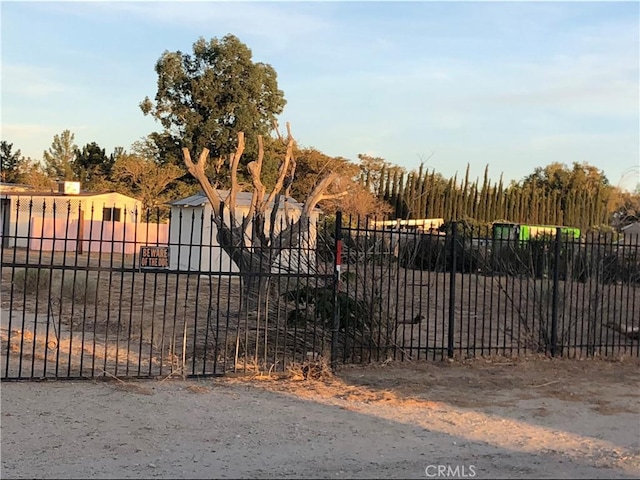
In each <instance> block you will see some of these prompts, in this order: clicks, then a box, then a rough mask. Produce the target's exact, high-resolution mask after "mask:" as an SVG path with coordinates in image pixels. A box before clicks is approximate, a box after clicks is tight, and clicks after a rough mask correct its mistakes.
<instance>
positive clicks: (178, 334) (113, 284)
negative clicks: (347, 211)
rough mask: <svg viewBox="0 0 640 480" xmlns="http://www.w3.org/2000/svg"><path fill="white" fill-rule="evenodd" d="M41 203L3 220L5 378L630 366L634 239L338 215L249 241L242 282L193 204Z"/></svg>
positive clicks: (637, 246)
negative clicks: (319, 368)
mask: <svg viewBox="0 0 640 480" xmlns="http://www.w3.org/2000/svg"><path fill="white" fill-rule="evenodd" d="M38 202H39V201H38V200H35V199H29V198H26V199H17V201H15V202H14V204H6V205H5V206H6V208H4V209H3V218H2V252H1V259H0V260H1V265H2V286H1V318H2V320H1V325H0V327H1V328H0V339H1V340H2V350H1V358H2V365H1V368H2V374H1V378H2V379H3V380H7V379H40V378H93V377H99V376H115V377H164V376H169V375H181V376H208V375H223V374H225V373H227V372H230V371H236V372H237V371H243V372H248V371H256V370H272V371H274V370H275V371H283V370H286V369H287V368H288V367H290V366H291V365H293V364H297V365H304V364H309V363H312V362H327V363H329V362H331V364H332V365H333V366H334V367H335V366H336V365H337V364H338V363H354V362H370V361H381V360H386V359H395V360H408V359H411V360H423V359H424V360H427V359H433V360H437V359H442V358H445V357H447V356H448V357H476V356H488V355H509V356H515V355H526V354H529V353H543V354H548V355H556V356H569V357H583V356H595V355H602V356H616V355H635V356H637V355H639V353H640V351H639V346H638V334H639V333H640V242H639V241H638V237H637V236H635V237H633V238H629V237H624V238H622V239H618V238H614V237H612V236H599V237H594V238H584V237H583V238H581V239H575V238H567V237H565V236H563V235H562V233H561V231H560V230H558V231H557V232H556V234H555V235H554V236H553V238H532V239H527V240H519V239H512V238H496V236H495V235H493V234H492V232H490V231H480V230H474V229H472V228H470V227H468V226H467V225H466V224H464V223H461V224H456V223H450V224H444V225H440V224H438V225H437V227H436V226H434V228H432V229H429V228H425V226H423V225H420V226H419V227H416V228H414V229H413V230H409V229H407V228H397V227H398V226H399V224H398V225H396V227H395V228H394V226H392V225H391V226H387V225H386V224H384V223H382V222H372V221H369V219H352V218H349V219H343V218H342V215H341V214H340V213H338V214H337V215H336V217H335V218H326V219H324V220H322V221H320V220H316V219H314V221H313V222H311V223H310V225H309V228H308V229H305V230H302V231H301V232H300V233H299V234H297V235H298V236H297V237H296V238H291V239H290V240H291V241H290V242H289V243H290V244H291V245H292V246H291V247H290V248H288V249H287V250H285V251H280V250H278V249H276V248H275V247H274V246H269V245H263V246H262V247H260V248H261V249H262V250H261V251H257V250H256V248H255V247H253V246H252V245H251V244H250V242H249V241H247V242H246V244H245V245H243V246H241V247H239V248H240V250H243V251H245V252H252V253H251V254H252V255H253V254H254V253H255V255H256V258H260V259H266V260H264V262H265V265H262V264H261V265H259V266H258V267H257V268H251V269H247V268H238V264H237V263H236V262H234V261H233V260H232V258H236V257H234V255H235V253H234V251H233V250H230V249H229V248H222V247H221V246H220V245H219V243H218V238H217V229H216V226H215V222H214V221H213V218H212V217H211V215H210V213H209V212H208V211H207V210H206V207H205V206H201V207H197V208H196V207H194V208H186V207H181V208H174V209H172V211H171V212H170V213H169V214H166V213H162V214H161V212H160V211H156V212H144V215H142V214H141V215H139V214H138V213H139V212H137V211H136V212H133V214H132V215H130V216H129V217H127V214H126V210H125V213H124V214H121V215H120V214H119V215H115V214H114V212H116V211H117V209H116V207H115V206H109V207H108V208H106V207H104V206H100V207H99V208H97V207H96V208H93V207H89V206H86V205H85V206H77V205H71V204H68V205H67V207H66V208H62V209H61V208H58V207H56V204H53V205H52V206H51V207H50V208H49V206H48V205H47V204H46V202H45V201H40V202H41V204H38ZM283 221H284V220H280V225H279V227H278V228H280V230H284V227H285V225H284V224H283V223H282V222H283ZM413 226H414V227H415V225H413ZM389 227H391V228H389ZM409 227H411V225H409ZM250 263H251V264H254V263H255V262H250ZM254 266H255V265H254Z"/></svg>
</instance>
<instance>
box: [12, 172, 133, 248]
mask: <svg viewBox="0 0 640 480" xmlns="http://www.w3.org/2000/svg"><path fill="white" fill-rule="evenodd" d="M141 209H142V203H141V202H140V201H139V200H136V199H135V198H131V197H128V196H126V195H122V194H121V193H117V192H109V193H91V192H81V191H80V183H79V182H60V184H59V188H58V191H57V192H37V191H34V190H32V189H30V188H29V187H26V186H24V185H22V186H19V185H11V184H2V185H0V236H1V237H2V246H3V247H14V246H16V247H27V246H29V242H30V239H33V238H35V237H37V236H38V233H37V232H38V231H44V230H43V227H42V226H43V225H45V224H49V223H51V221H52V220H53V221H54V223H55V222H58V223H62V224H66V225H67V227H66V228H67V229H68V225H69V224H70V223H71V222H75V224H76V225H78V227H76V228H82V227H81V223H79V220H83V221H98V222H126V223H138V222H139V218H138V217H139V215H140V214H141ZM35 224H37V225H38V227H39V229H38V228H35V227H34V225H35ZM76 234H77V233H76Z"/></svg>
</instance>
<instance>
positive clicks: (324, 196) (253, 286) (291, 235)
mask: <svg viewBox="0 0 640 480" xmlns="http://www.w3.org/2000/svg"><path fill="white" fill-rule="evenodd" d="M287 134H288V135H287V138H286V140H283V141H285V142H286V145H287V149H286V154H285V157H284V159H283V160H282V162H281V164H280V168H279V172H278V178H277V180H276V183H275V185H274V187H273V189H272V190H271V191H270V192H268V193H267V191H266V187H265V185H264V184H263V183H262V181H261V172H262V162H263V158H264V146H263V139H262V136H258V157H257V160H255V161H253V162H251V163H249V164H248V166H247V169H248V171H249V174H250V177H251V181H252V185H253V195H252V200H251V204H250V207H249V212H248V214H247V215H245V216H243V217H242V218H236V201H237V195H238V192H239V191H240V187H239V184H238V175H237V174H238V166H239V164H240V159H241V157H242V154H243V152H244V147H245V141H244V132H239V133H238V145H237V148H236V151H235V153H232V154H231V155H230V156H229V167H230V168H229V171H230V180H231V188H230V190H229V193H228V195H227V196H226V197H225V198H223V196H222V195H221V193H220V191H218V190H216V189H214V188H213V186H212V185H211V182H210V180H209V178H208V177H207V175H206V173H205V170H206V166H207V160H208V157H209V150H208V149H207V148H204V149H203V150H202V152H200V155H199V157H198V161H197V162H195V163H194V162H193V161H192V159H191V154H190V152H189V149H187V148H183V150H182V153H183V156H184V162H185V164H186V166H187V168H188V170H189V173H191V175H193V176H194V177H195V178H196V179H197V180H198V182H199V183H200V185H201V186H202V189H203V191H204V194H205V195H206V197H207V199H208V200H209V202H210V203H211V207H212V211H213V214H212V221H213V222H214V224H215V226H216V227H217V231H218V232H217V240H218V243H219V245H220V246H221V247H222V249H223V250H224V251H225V252H226V253H227V254H228V255H229V257H230V258H231V259H232V260H233V261H234V262H235V263H236V265H237V266H238V268H239V270H240V272H241V274H250V275H241V278H242V282H243V287H244V290H245V294H246V295H245V300H246V303H245V307H247V308H249V309H251V310H253V309H258V306H259V300H260V299H264V298H266V297H267V295H268V289H269V278H270V275H271V269H272V266H273V262H274V261H275V259H276V258H277V257H278V255H279V253H281V252H283V251H284V250H287V249H292V248H294V247H296V246H298V245H299V242H301V241H302V239H303V238H305V235H307V234H308V232H309V229H310V227H311V225H310V220H311V217H312V213H313V211H314V209H315V208H316V207H317V205H318V203H319V202H321V201H323V200H330V199H335V198H339V197H342V196H343V195H346V193H347V192H345V191H338V192H331V190H332V186H333V185H334V184H335V183H336V181H337V180H338V179H339V175H338V174H337V173H334V172H329V173H328V174H327V175H325V176H324V177H323V178H322V179H321V180H320V181H319V182H318V183H317V184H316V185H315V187H314V188H313V189H312V190H311V192H309V194H308V195H307V197H306V199H305V201H304V203H303V207H302V211H301V212H300V214H299V216H298V217H297V218H294V216H292V215H290V212H289V209H288V206H287V205H288V204H287V198H288V197H289V193H290V189H291V184H292V183H293V180H294V177H295V171H296V161H295V159H294V155H293V151H294V144H295V140H294V138H293V136H292V135H291V130H290V126H289V124H288V123H287ZM278 136H279V138H281V137H280V134H278ZM283 197H284V198H283ZM281 205H282V210H283V212H284V219H282V218H281V219H280V220H279V219H278V212H279V211H280V206H281ZM225 211H227V214H225ZM227 219H228V222H227V221H226V220H227ZM256 274H257V275H256ZM256 313H257V314H258V315H260V312H259V311H257V312H256Z"/></svg>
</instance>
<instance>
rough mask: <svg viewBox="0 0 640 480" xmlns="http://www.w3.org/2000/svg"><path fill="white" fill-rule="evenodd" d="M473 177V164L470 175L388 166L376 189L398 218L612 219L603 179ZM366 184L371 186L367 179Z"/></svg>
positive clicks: (584, 225)
mask: <svg viewBox="0 0 640 480" xmlns="http://www.w3.org/2000/svg"><path fill="white" fill-rule="evenodd" d="M488 171H489V167H488V166H487V167H486V168H485V171H484V177H483V180H482V182H481V183H480V181H479V179H477V180H475V181H473V182H471V181H470V180H469V165H467V169H466V173H465V176H464V179H463V180H462V181H461V182H459V181H458V178H457V175H456V176H454V177H452V178H450V179H448V180H447V179H445V178H444V177H443V176H442V175H440V174H439V173H436V172H435V170H432V171H431V172H428V171H425V169H424V167H423V166H422V165H421V166H420V168H419V169H418V170H417V171H412V172H410V173H408V174H407V173H405V172H404V171H402V170H401V169H398V168H390V169H385V168H383V169H382V171H381V172H380V180H379V181H378V182H376V185H375V186H373V188H372V189H373V190H374V193H375V194H376V195H377V196H378V197H379V198H381V199H383V200H385V201H386V202H388V203H389V204H390V205H391V206H392V207H393V208H394V212H393V213H392V217H393V218H405V219H413V218H444V219H445V221H460V220H472V221H474V222H476V223H480V224H488V223H490V222H494V221H508V222H515V223H529V224H539V225H566V226H572V227H578V228H581V229H588V228H589V227H593V226H600V225H603V224H607V223H608V217H609V211H608V195H609V189H610V187H609V186H607V185H604V184H603V185H600V186H598V187H597V190H596V191H595V192H590V191H588V190H587V189H579V188H574V189H570V190H568V191H561V190H557V189H548V188H545V187H544V186H543V185H540V184H538V183H536V182H535V181H533V182H528V183H522V184H517V183H512V184H511V185H509V186H505V185H504V183H503V179H502V176H500V179H499V180H498V182H496V183H492V182H491V181H490V179H489V175H488ZM364 182H365V185H364V186H365V187H371V185H367V184H366V179H365V180H364Z"/></svg>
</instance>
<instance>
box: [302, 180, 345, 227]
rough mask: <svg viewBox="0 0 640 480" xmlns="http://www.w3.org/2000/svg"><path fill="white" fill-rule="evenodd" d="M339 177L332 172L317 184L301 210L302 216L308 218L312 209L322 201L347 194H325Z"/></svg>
mask: <svg viewBox="0 0 640 480" xmlns="http://www.w3.org/2000/svg"><path fill="white" fill-rule="evenodd" d="M339 177H340V176H339V175H338V174H337V173H335V172H332V173H330V174H328V175H327V176H325V177H324V178H323V179H322V180H320V181H319V182H318V184H317V185H316V186H315V188H314V189H313V190H312V191H311V193H310V194H309V196H308V197H307V199H306V200H305V202H304V207H303V209H302V214H303V216H305V217H309V216H310V215H311V212H312V211H313V209H314V208H316V206H317V205H318V203H319V202H321V201H322V200H330V199H334V198H340V197H343V196H345V195H346V194H347V193H348V192H347V191H343V192H339V193H332V194H327V193H326V192H327V190H328V189H329V187H330V186H331V184H332V183H334V182H335V181H336V180H337V179H338V178H339Z"/></svg>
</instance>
